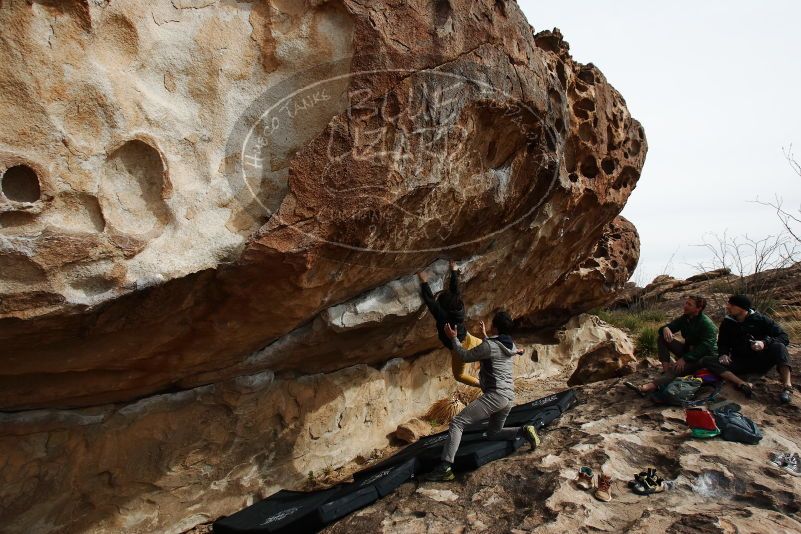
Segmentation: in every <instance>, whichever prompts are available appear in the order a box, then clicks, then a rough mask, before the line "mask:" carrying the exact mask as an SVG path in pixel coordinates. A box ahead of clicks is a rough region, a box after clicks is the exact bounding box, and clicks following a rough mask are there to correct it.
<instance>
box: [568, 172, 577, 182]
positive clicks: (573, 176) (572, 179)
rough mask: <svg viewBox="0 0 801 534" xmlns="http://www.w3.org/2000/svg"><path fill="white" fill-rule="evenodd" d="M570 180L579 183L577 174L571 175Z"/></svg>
mask: <svg viewBox="0 0 801 534" xmlns="http://www.w3.org/2000/svg"><path fill="white" fill-rule="evenodd" d="M568 179H570V181H571V182H573V183H576V182H578V175H577V174H576V173H570V175H569V176H568Z"/></svg>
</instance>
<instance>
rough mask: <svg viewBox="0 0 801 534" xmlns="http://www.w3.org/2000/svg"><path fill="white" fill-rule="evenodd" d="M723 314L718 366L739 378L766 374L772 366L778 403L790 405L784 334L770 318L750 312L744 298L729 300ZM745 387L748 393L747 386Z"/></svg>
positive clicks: (749, 307) (787, 338)
mask: <svg viewBox="0 0 801 534" xmlns="http://www.w3.org/2000/svg"><path fill="white" fill-rule="evenodd" d="M726 313H727V314H728V315H726V317H725V318H724V319H723V321H722V322H721V323H720V330H719V331H718V354H719V356H720V363H721V364H723V365H725V366H726V367H727V369H728V370H729V371H731V372H732V373H734V374H735V375H738V376H741V375H744V374H765V373H767V372H768V371H769V370H770V369H772V368H773V367H774V366H775V367H776V368H777V369H778V371H779V376H780V378H781V381H782V392H781V394H780V396H779V400H780V401H781V402H782V403H788V402H790V400H791V399H792V395H793V385H792V383H791V382H790V359H789V354H788V353H787V345H789V344H790V338H789V337H788V336H787V333H785V331H784V330H782V328H781V327H780V326H779V325H778V324H776V322H775V321H773V320H772V319H771V318H770V317H766V316H764V315H762V314H761V313H759V312H756V311H754V310H752V309H751V300H750V299H749V298H748V297H747V296H745V295H732V296H731V297H729V302H728V303H727V304H726ZM713 372H714V371H713ZM748 386H749V387H748V388H747V389H748V390H749V392H750V384H749V385H748Z"/></svg>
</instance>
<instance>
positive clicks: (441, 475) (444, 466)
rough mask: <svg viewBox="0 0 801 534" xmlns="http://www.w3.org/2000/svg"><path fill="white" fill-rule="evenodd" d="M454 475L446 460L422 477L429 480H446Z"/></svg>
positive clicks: (451, 478)
mask: <svg viewBox="0 0 801 534" xmlns="http://www.w3.org/2000/svg"><path fill="white" fill-rule="evenodd" d="M454 478H456V476H455V475H454V474H453V468H451V464H449V463H448V462H442V463H440V464H439V465H438V466H437V467H435V468H434V469H433V470H432V471H430V472H428V473H426V474H425V475H423V479H425V480H428V481H430V482H446V481H448V480H453V479H454Z"/></svg>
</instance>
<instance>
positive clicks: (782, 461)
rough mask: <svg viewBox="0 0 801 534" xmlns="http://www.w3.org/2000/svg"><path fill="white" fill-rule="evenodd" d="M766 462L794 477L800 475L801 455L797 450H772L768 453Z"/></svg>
mask: <svg viewBox="0 0 801 534" xmlns="http://www.w3.org/2000/svg"><path fill="white" fill-rule="evenodd" d="M768 463H769V464H770V465H772V466H773V467H776V468H778V469H781V470H783V471H785V472H787V473H789V474H791V475H793V476H794V477H801V457H799V455H798V453H797V452H794V453H789V452H773V453H771V454H770V459H769V460H768Z"/></svg>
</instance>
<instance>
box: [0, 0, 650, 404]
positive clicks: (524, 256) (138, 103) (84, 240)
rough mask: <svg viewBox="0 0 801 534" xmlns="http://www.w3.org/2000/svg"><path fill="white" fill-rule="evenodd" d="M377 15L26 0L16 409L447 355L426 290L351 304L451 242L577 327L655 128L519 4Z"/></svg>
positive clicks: (8, 336)
mask: <svg viewBox="0 0 801 534" xmlns="http://www.w3.org/2000/svg"><path fill="white" fill-rule="evenodd" d="M379 7H380V6H379V5H378V4H375V5H374V4H373V3H370V4H369V5H367V4H362V3H359V2H356V1H340V2H319V3H315V4H313V5H307V4H301V3H298V2H284V1H280V2H279V1H275V2H271V3H266V2H259V3H254V4H248V3H237V4H236V5H233V4H226V3H219V2H201V3H196V2H195V3H193V2H178V3H176V2H172V3H171V2H167V1H163V2H157V3H155V4H153V5H151V4H149V3H148V4H147V5H146V4H145V3H141V5H140V3H138V2H126V3H115V4H103V3H100V4H97V3H93V2H85V1H79V0H73V1H70V2H65V3H61V4H50V3H46V4H43V3H34V4H33V5H29V4H25V3H19V4H17V3H15V4H14V5H11V6H9V8H7V9H3V10H2V12H1V13H0V17H2V20H0V22H2V24H3V26H4V27H13V28H16V29H17V31H15V32H12V33H11V34H8V35H6V36H4V38H3V40H2V42H0V56H1V57H3V59H4V61H3V62H2V67H0V68H1V69H3V71H2V73H1V74H2V77H3V79H5V80H7V81H6V83H4V85H3V87H2V95H0V97H1V98H2V101H3V106H1V107H0V113H2V114H3V116H2V120H3V123H4V124H6V125H7V126H6V128H4V129H3V131H2V133H1V134H0V135H2V137H0V143H2V148H3V152H2V154H0V170H2V172H3V176H4V178H3V181H2V184H5V185H3V191H4V193H3V197H2V204H1V205H0V210H1V211H2V214H0V222H1V223H2V241H0V246H2V258H3V260H2V261H3V269H2V272H1V274H0V277H2V278H1V279H0V284H1V285H0V297H1V298H2V316H3V317H4V319H0V345H2V346H3V354H2V361H3V366H2V367H3V370H2V376H0V407H3V408H5V409H22V408H35V407H43V406H52V407H71V406H87V405H96V404H99V403H103V402H108V401H123V400H129V399H133V398H138V397H141V396H143V395H147V394H152V393H156V392H159V391H163V390H167V389H169V390H174V389H186V388H190V387H195V386H198V385H203V384H209V383H214V382H216V381H219V380H223V379H225V378H228V377H230V376H234V375H236V374H242V373H244V372H254V371H261V370H264V369H265V368H269V369H271V370H274V371H283V370H292V371H298V372H316V371H324V370H331V369H336V368H342V367H344V366H345V365H347V364H350V363H355V362H365V361H369V363H376V361H386V360H388V359H389V358H391V357H396V356H406V355H410V354H414V353H418V352H419V351H421V350H425V349H430V348H433V347H435V346H436V340H435V338H434V337H433V336H432V335H430V325H428V324H426V329H425V334H426V335H421V331H420V330H419V329H416V325H417V324H418V321H417V319H418V318H419V317H418V314H417V310H418V308H419V302H418V301H416V300H414V299H412V301H408V302H399V303H398V304H397V306H396V308H397V309H398V313H394V312H392V313H386V314H384V313H383V312H382V311H379V312H378V315H376V314H372V315H369V314H362V312H361V310H359V311H358V313H357V314H355V315H354V317H353V320H352V321H351V322H347V317H344V316H338V315H337V314H336V311H334V310H336V309H338V307H340V306H342V305H343V304H344V303H346V302H347V301H348V300H349V299H354V298H358V296H359V295H362V294H365V293H366V292H368V291H374V292H378V294H379V297H386V298H388V299H394V298H395V295H394V293H395V291H396V289H397V286H398V285H402V284H403V283H404V282H403V277H404V276H408V275H410V274H411V273H413V272H415V271H417V270H419V269H421V268H423V267H425V266H426V265H429V264H431V263H432V262H433V261H434V260H435V259H436V258H437V257H441V256H455V257H461V258H471V259H472V260H471V262H470V266H469V270H470V272H471V278H470V281H469V282H468V283H467V286H466V289H465V292H466V294H467V295H469V296H470V298H469V300H470V302H471V303H473V306H474V309H473V310H472V311H473V313H474V315H475V316H477V317H478V316H483V317H487V316H488V314H489V313H490V312H491V311H492V309H494V308H497V307H500V306H504V307H506V308H508V309H509V310H510V311H511V312H512V313H513V314H514V315H515V316H518V317H526V318H527V319H528V320H530V321H531V322H532V323H535V324H548V323H553V322H559V321H564V320H565V319H567V318H568V316H569V315H570V314H575V313H578V312H580V311H582V309H586V308H587V307H589V306H591V305H593V303H586V302H585V301H584V300H583V298H576V299H575V300H574V301H572V302H571V296H572V295H583V294H595V295H602V294H605V292H607V291H610V290H611V288H614V287H616V286H618V285H620V284H622V283H623V282H624V281H625V279H626V278H627V272H626V271H627V268H628V267H629V266H630V265H632V264H633V263H635V261H636V255H637V254H636V245H634V244H633V242H631V241H630V240H631V239H632V236H631V235H629V233H633V231H632V232H629V233H626V232H622V233H621V232H619V231H616V230H615V228H618V227H621V226H622V227H625V228H629V229H630V228H631V227H630V225H628V224H627V223H624V222H622V220H620V219H615V215H616V214H617V213H618V212H619V211H620V210H621V208H622V207H623V204H624V203H625V201H626V199H627V197H628V195H629V193H630V192H631V190H632V188H633V187H634V186H635V184H636V181H637V178H638V176H639V172H640V169H641V167H642V164H643V161H644V157H645V152H646V144H645V139H644V135H643V131H642V128H641V127H640V126H639V124H638V123H637V122H636V121H634V120H633V119H632V118H631V117H630V116H629V113H628V111H627V110H626V108H625V105H624V101H623V99H622V98H621V96H620V95H619V94H618V93H617V92H616V91H615V90H614V89H613V88H612V87H611V86H609V85H608V84H607V83H606V81H605V79H604V77H603V75H602V74H601V73H600V72H599V71H598V69H596V68H595V67H593V66H592V65H581V64H578V63H575V62H574V61H573V60H572V59H571V58H570V56H569V54H568V53H567V45H566V44H565V43H564V42H563V41H562V40H561V36H560V35H559V34H558V32H557V33H551V32H545V33H541V34H538V35H536V36H532V30H531V27H530V26H529V25H528V23H527V22H526V20H525V19H524V17H523V15H522V14H521V12H520V11H519V8H518V7H517V6H516V5H515V4H514V3H511V2H488V1H485V2H472V1H468V0H461V1H456V0H454V1H447V0H441V1H440V0H438V1H437V2H433V3H427V2H426V3H424V2H410V3H407V4H404V5H403V6H401V7H397V6H395V7H393V8H392V9H389V8H387V9H379ZM62 65H69V68H66V69H65V68H62V67H61V66H62ZM44 72H47V73H49V74H48V75H47V76H43V75H42V74H41V73H44ZM365 72H366V73H369V74H361V73H365ZM276 95H279V96H281V97H285V96H286V98H284V99H283V100H281V101H278V102H276V101H274V99H275V98H277V97H276ZM287 95H289V96H287ZM271 99H273V100H271ZM421 110H422V111H423V112H421ZM270 113H273V114H272V115H270ZM253 132H256V133H258V134H259V135H255V134H253ZM254 143H255V145H254ZM254 146H255V147H256V148H254ZM254 150H255V151H254ZM252 171H258V174H256V175H254V174H253V173H252ZM37 191H38V194H37ZM613 221H614V222H613ZM610 224H611V226H608V225H610ZM616 235H617V236H619V237H617V238H615V237H614V236H616ZM605 236H606V237H605ZM609 239H611V241H610V243H615V242H618V245H615V246H617V248H619V249H621V250H626V257H625V258H621V259H618V260H615V261H613V260H614V258H612V257H611V256H612V255H614V250H613V249H614V248H615V246H609V244H607V245H606V246H601V245H600V243H601V242H602V240H609ZM627 239H628V240H629V241H627ZM602 250H606V251H607V252H608V254H610V256H605V255H604V253H603V252H602ZM599 257H601V258H602V261H599ZM607 260H608V262H607ZM615 263H617V266H615V265H614V264H615ZM596 264H597V266H596ZM399 280H400V281H399ZM393 281H395V282H393ZM408 281H409V280H408V279H407V282H408ZM393 284H394V285H393ZM376 288H378V289H376ZM379 304H383V303H382V302H375V301H369V302H365V303H362V306H367V307H373V308H376V307H380V306H379ZM410 310H413V313H407V312H409V311H410ZM337 321H339V322H337ZM342 321H345V322H342ZM304 328H305V329H306V330H303V329H304ZM310 328H311V329H318V330H317V331H319V338H317V339H320V340H321V341H320V342H317V341H315V342H314V343H315V344H316V345H318V346H317V347H316V349H315V350H314V351H313V353H309V352H308V351H307V348H308V347H307V346H306V345H304V343H305V341H304V340H305V339H307V336H306V333H307V332H308V329H310ZM301 331H302V333H301ZM352 332H356V333H352ZM332 333H336V334H337V338H338V339H337V340H336V342H331V343H332V344H331V345H329V344H328V343H329V341H330V340H331V338H332ZM388 336H389V338H391V339H390V341H391V343H387V345H388V346H382V347H378V348H371V349H370V350H367V349H366V348H365V347H366V346H368V345H369V344H370V341H372V340H373V339H375V338H380V339H387V337H388ZM298 338H303V339H299V340H298ZM296 340H297V341H296ZM322 340H325V341H322ZM267 345H270V346H272V347H281V348H280V350H276V351H275V352H274V353H273V354H271V355H270V357H269V358H266V359H263V360H260V361H258V362H255V363H253V364H250V363H248V356H249V355H251V354H252V353H253V352H254V351H257V350H259V349H261V348H263V347H265V346H267ZM329 349H330V350H329ZM368 353H369V354H368ZM245 368H247V369H245Z"/></svg>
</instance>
